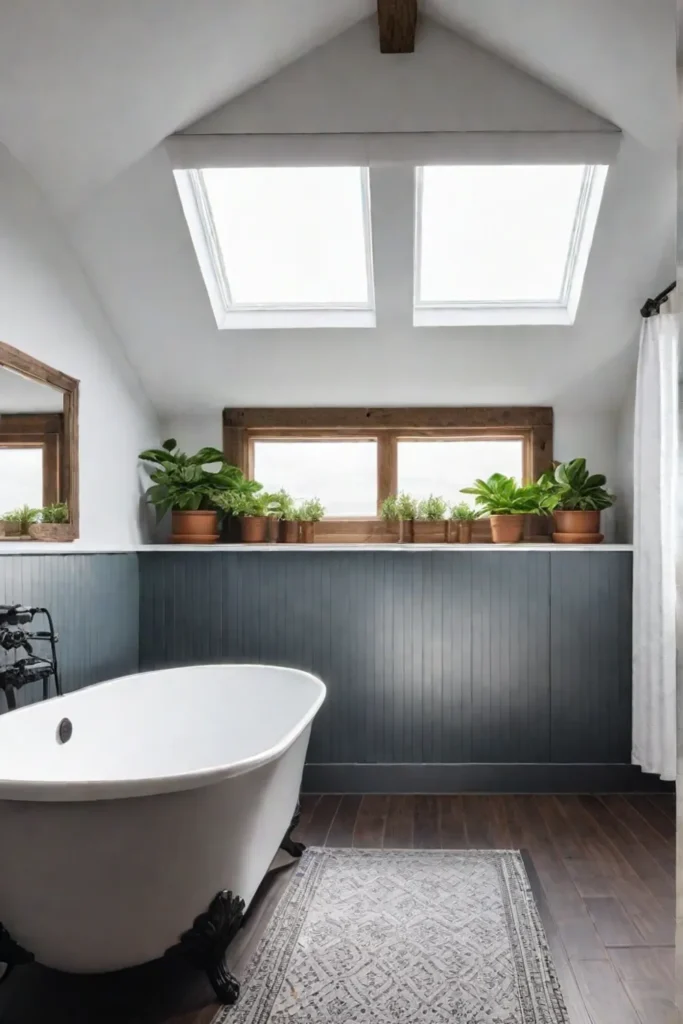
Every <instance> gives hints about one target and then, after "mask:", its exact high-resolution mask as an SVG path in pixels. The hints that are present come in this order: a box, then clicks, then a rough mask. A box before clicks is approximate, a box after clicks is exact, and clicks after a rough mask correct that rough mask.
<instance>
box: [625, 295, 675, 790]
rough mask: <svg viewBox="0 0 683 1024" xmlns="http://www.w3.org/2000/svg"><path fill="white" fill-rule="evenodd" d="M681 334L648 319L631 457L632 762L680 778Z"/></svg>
mask: <svg viewBox="0 0 683 1024" xmlns="http://www.w3.org/2000/svg"><path fill="white" fill-rule="evenodd" d="M678 330H679V318H678V316H677V315H675V314H673V313H665V314H660V315H659V316H652V317H649V318H648V319H647V320H643V325H642V330H641V334H640V351H639V355H638V374H637V378H636V409H635V435H634V453H633V473H634V495H633V498H634V510H633V511H634V515H633V545H634V550H633V763H634V764H637V765H640V766H641V768H642V769H643V771H645V772H652V773H654V774H656V775H660V776H661V777H662V778H663V779H668V780H673V779H675V778H676V492H677V477H678Z"/></svg>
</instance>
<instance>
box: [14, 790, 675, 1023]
mask: <svg viewBox="0 0 683 1024" xmlns="http://www.w3.org/2000/svg"><path fill="white" fill-rule="evenodd" d="M296 837H297V838H299V839H301V840H303V841H304V842H305V843H308V844H309V845H314V844H315V845H321V846H324V845H327V846H359V847H384V848H387V849H389V848H408V849H410V848H415V849H432V848H443V849H497V848H498V849H510V848H513V849H521V850H523V851H524V855H525V860H526V863H527V870H528V872H529V876H530V878H531V882H532V886H533V888H534V893H535V896H536V899H537V902H538V904H539V907H540V910H541V915H542V917H543V921H544V925H545V928H546V932H547V935H548V940H549V942H550V946H551V950H552V953H553V957H554V960H555V964H556V966H557V970H558V973H559V975H560V980H561V983H562V987H563V991H564V994H565V999H566V1002H567V1005H568V1008H569V1014H570V1020H571V1024H671V1021H672V1020H673V991H674V981H673V961H674V950H673V943H674V870H675V845H674V844H675V817H674V799H673V797H672V796H668V795H667V796H647V797H641V796H605V797H594V796H560V797H554V796H518V797H510V796H391V797H387V796H364V797H359V796H342V797H338V796H322V797H315V796H307V797H304V798H303V803H302V817H301V824H300V827H299V830H298V833H297V834H296ZM287 878H288V872H287V870H285V871H282V872H279V873H277V874H276V875H274V876H273V877H272V879H271V880H270V882H269V884H268V885H266V886H265V887H264V890H263V894H262V896H261V898H260V899H259V901H258V902H257V904H256V906H255V908H254V912H253V914H252V915H251V919H250V922H249V924H248V926H247V927H246V928H244V929H243V931H242V933H241V935H240V937H239V940H238V942H237V943H236V944H235V945H234V946H233V947H232V948H231V950H230V955H229V960H230V962H231V965H232V967H233V970H234V971H235V973H236V974H237V975H238V976H239V973H240V970H241V969H242V968H243V967H244V965H245V963H246V962H247V960H248V959H249V957H250V956H251V954H252V952H253V949H254V947H255V945H256V943H257V942H258V940H259V938H260V935H261V934H262V932H263V929H264V927H265V925H266V923H267V921H268V919H269V916H270V914H271V913H272V910H273V908H274V906H275V905H276V903H277V900H278V899H279V896H280V894H281V892H282V890H283V888H284V887H285V885H286V884H287ZM141 970H142V971H144V972H145V983H144V986H143V988H144V991H145V996H144V998H141V996H140V991H141V984H140V975H139V974H138V975H136V974H135V972H125V975H120V976H119V977H118V978H117V979H116V980H115V983H114V984H112V982H111V980H107V981H106V982H105V979H101V978H90V979H72V978H65V977H64V976H62V975H57V974H56V973H55V972H50V971H46V970H44V969H43V968H39V967H32V968H23V969H21V970H17V971H15V973H14V975H13V976H12V977H11V978H10V979H9V980H8V982H7V983H6V984H5V985H0V1022H1V1024H34V1022H37V1021H39V1020H46V1021H48V1020H49V1021H50V1024H66V1022H67V1021H68V1022H69V1024H85V1022H88V1024H114V1022H116V1024H124V1022H126V1024H129V1022H130V1024H210V1022H211V1020H212V1018H213V1015H214V1013H215V1012H216V1009H217V1008H216V1007H215V1006H213V1005H211V1002H210V992H209V991H208V990H207V986H206V984H205V983H204V981H203V979H201V978H200V977H199V976H197V975H195V974H194V972H191V971H189V970H188V972H187V974H183V975H182V976H179V975H178V973H177V972H176V973H175V974H174V975H173V977H170V978H169V977H168V973H167V972H164V966H163V965H148V966H147V967H145V968H143V969H141ZM131 976H132V977H131Z"/></svg>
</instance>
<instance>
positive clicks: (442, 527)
mask: <svg viewBox="0 0 683 1024" xmlns="http://www.w3.org/2000/svg"><path fill="white" fill-rule="evenodd" d="M447 509H448V506H447V505H446V502H445V501H444V500H443V498H442V497H440V496H439V495H436V494H430V495H429V497H428V498H424V499H423V500H422V501H420V502H418V506H417V516H416V518H415V522H414V523H413V541H414V542H415V543H416V544H443V543H444V541H445V540H446V511H447Z"/></svg>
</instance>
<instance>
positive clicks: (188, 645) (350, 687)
mask: <svg viewBox="0 0 683 1024" xmlns="http://www.w3.org/2000/svg"><path fill="white" fill-rule="evenodd" d="M139 557H140V570H141V603H140V607H141V620H140V636H141V652H140V657H141V667H142V668H143V669H144V668H151V667H158V666H162V665H179V664H187V663H191V662H202V661H212V660H219V661H220V660H225V661H245V662H247V661H254V662H260V663H265V662H272V663H276V664H281V665H291V666H295V667H299V668H303V669H309V670H311V671H312V672H315V673H316V674H318V675H320V676H321V678H323V679H324V680H325V682H326V684H327V686H328V699H327V701H326V702H325V704H324V705H323V708H322V710H321V712H320V714H319V716H318V718H317V719H316V722H315V724H314V728H313V734H312V737H311V744H310V748H309V761H310V762H311V763H318V764H321V763H352V762H356V763H378V762H379V763H392V762H393V763H400V762H408V763H440V762H450V763H462V762H471V761H484V762H510V761H518V762H531V761H535V762H546V761H548V760H549V753H550V636H549V630H550V608H549V597H550V561H551V559H552V558H553V557H555V558H560V559H562V558H566V556H551V555H549V554H546V553H540V552H539V553H536V552H534V553H533V554H532V555H523V554H518V553H505V552H492V553H490V554H489V553H488V552H471V553H470V552H458V553H457V555H456V554H453V553H448V552H442V553H440V552H418V551H411V552H409V553H400V554H397V553H396V552H394V551H387V552H370V551H367V552H365V551H361V552H353V551H343V550H340V551H339V552H336V551H334V552H305V551H297V552H296V553H292V552H286V553H285V552H277V551H268V552H249V553H244V554H242V553H238V552H227V553H221V552H215V553H212V554H211V555H198V554H191V553H182V552H178V553H175V552H163V553H161V552H155V553H143V554H141V555H140V556H139Z"/></svg>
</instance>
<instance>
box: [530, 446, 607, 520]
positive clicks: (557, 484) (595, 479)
mask: <svg viewBox="0 0 683 1024" xmlns="http://www.w3.org/2000/svg"><path fill="white" fill-rule="evenodd" d="M606 483H607V478H606V477H605V476H603V474H602V473H593V474H591V473H589V472H588V469H587V468H586V460H585V459H571V460H570V461H569V462H559V463H557V464H556V465H555V466H554V467H553V469H551V470H547V471H546V472H545V473H544V474H543V476H542V477H541V479H540V480H539V486H540V487H541V488H544V489H545V490H546V492H547V493H548V494H549V495H550V497H551V500H552V503H553V504H552V507H553V508H554V509H557V510H558V511H562V512H599V511H601V510H602V509H604V508H610V507H611V506H612V505H613V504H614V502H615V500H616V499H615V496H614V495H613V494H611V493H610V492H609V491H608V490H607V488H606V487H605V484H606Z"/></svg>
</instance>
